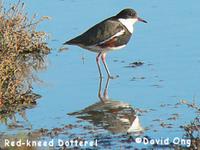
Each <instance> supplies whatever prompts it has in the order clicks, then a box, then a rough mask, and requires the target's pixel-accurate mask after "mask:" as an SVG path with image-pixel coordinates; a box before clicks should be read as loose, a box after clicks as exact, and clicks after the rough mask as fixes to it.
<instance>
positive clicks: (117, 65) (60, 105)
mask: <svg viewBox="0 0 200 150" xmlns="http://www.w3.org/2000/svg"><path fill="white" fill-rule="evenodd" d="M10 2H12V1H10ZM24 2H25V3H26V6H27V9H28V11H29V12H30V13H31V14H34V13H35V12H37V14H39V15H40V16H44V15H45V16H51V17H52V19H51V20H50V21H46V22H45V23H43V24H42V25H40V27H39V29H41V30H45V31H47V32H48V33H50V35H51V38H50V40H49V45H50V46H51V47H52V48H53V51H52V53H51V54H50V55H49V58H48V59H49V66H48V69H47V70H46V71H44V72H41V73H39V74H38V76H39V77H40V79H42V80H43V81H44V84H42V85H37V84H35V85H34V91H35V92H36V93H38V94H40V95H42V98H41V99H40V100H39V101H38V104H37V106H36V107H35V108H32V109H27V110H25V112H26V116H27V119H28V122H27V121H25V120H24V119H23V118H22V117H20V116H19V115H18V114H17V115H16V117H17V120H18V121H19V122H18V123H19V124H22V125H23V127H22V128H14V129H9V128H8V126H7V125H4V124H0V130H1V132H2V133H3V132H5V133H6V135H12V134H14V133H16V134H18V133H21V132H24V131H25V132H30V131H35V130H38V129H40V128H44V129H52V128H60V127H63V126H65V125H67V124H75V125H77V127H76V128H74V129H73V130H70V131H68V129H66V131H67V132H69V133H70V134H59V136H58V137H55V139H56V138H58V139H59V138H61V139H68V138H72V137H70V136H72V135H73V138H76V137H79V136H80V137H84V139H86V140H87V139H88V140H90V139H94V138H98V139H99V145H100V147H101V148H102V147H104V148H107V149H110V148H114V147H118V148H119V147H120V146H122V147H126V148H127V149H128V148H131V147H129V146H133V147H146V145H143V144H136V143H133V142H128V141H127V139H128V137H129V136H126V134H125V133H124V129H123V130H120V129H119V131H116V130H117V129H118V127H115V125H121V126H124V125H123V123H122V124H120V123H119V122H118V123H119V124H117V123H116V120H118V121H119V120H120V119H119V118H120V117H119V116H118V117H116V115H121V117H122V118H123V116H126V117H125V118H126V119H127V118H130V117H129V115H130V116H134V115H137V116H138V118H139V121H140V124H141V127H142V128H143V129H144V131H142V133H135V134H134V136H138V135H139V136H148V137H151V138H157V139H159V138H162V137H164V138H166V137H169V138H171V139H173V138H174V137H180V138H181V137H182V136H183V131H182V130H181V129H180V128H179V126H180V125H184V124H187V123H190V121H191V120H192V119H193V118H194V117H195V116H196V113H195V111H193V110H190V109H188V107H186V106H180V107H178V108H174V105H175V104H176V103H178V102H179V101H180V100H187V101H188V102H193V100H195V102H196V103H197V104H200V100H199V99H200V92H199V91H200V84H199V81H200V79H199V74H200V51H199V49H200V43H199V42H198V39H199V35H200V29H199V24H200V18H199V13H200V9H199V4H200V2H199V1H197V0H193V1H184V2H183V1H181V0H176V1H158V0H154V1H145V0H141V1H136V0H134V1H133V0H127V1H124V2H122V1H119V0H118V1H116V0H110V1H106V0H101V1H97V0H95V1H80V0H55V1H49V2H47V1H45V0H40V1H39V2H38V1H34V0H29V1H28V0H25V1H24ZM125 7H131V8H134V9H136V10H137V11H138V14H139V16H141V17H142V18H144V19H145V20H147V21H148V24H143V23H137V25H136V26H135V32H134V35H133V37H132V39H131V40H130V42H129V44H128V45H127V46H126V47H125V48H124V49H122V50H119V51H116V52H113V53H109V54H108V59H107V61H108V65H109V68H110V71H111V72H112V73H113V74H115V75H119V78H118V79H116V80H111V81H110V82H109V87H108V95H109V99H111V100H113V101H117V102H118V103H119V102H120V104H126V106H128V107H129V108H130V107H131V108H132V109H133V110H135V109H136V110H137V111H136V114H134V115H133V114H131V112H130V111H127V110H124V109H123V107H120V111H119V110H118V108H117V110H115V109H116V108H115V109H114V110H113V108H112V109H111V110H112V111H110V106H109V109H108V107H106V108H104V107H103V108H102V107H101V109H100V110H99V111H100V112H101V111H102V110H103V113H100V114H99V111H97V110H98V109H99V106H97V107H98V109H97V108H96V107H95V110H93V111H92V113H88V112H83V113H82V115H83V117H82V118H81V117H80V116H77V115H68V114H69V113H72V112H77V111H78V112H80V111H81V110H83V109H84V108H87V107H88V106H91V105H93V104H95V103H97V102H99V101H100V100H99V98H98V91H99V77H98V71H97V67H96V63H95V54H94V53H91V52H88V51H85V50H82V49H81V48H79V47H73V46H69V47H68V48H69V50H67V51H65V52H62V53H59V52H58V50H59V48H60V47H61V46H62V43H63V42H65V41H66V40H68V39H70V38H72V37H74V36H76V35H78V34H79V33H82V32H83V31H85V30H86V29H87V28H88V27H90V26H92V25H94V24H96V23H97V22H99V21H101V20H103V19H105V18H106V17H108V16H112V15H114V14H116V13H117V12H118V11H119V10H121V9H123V8H125ZM83 58H84V60H83ZM135 61H141V62H144V64H143V65H141V66H138V67H126V66H128V65H129V64H130V63H132V62H135ZM102 69H103V66H102ZM104 74H106V73H105V72H104ZM105 82H106V79H105V78H104V80H103V83H102V84H103V85H102V87H103V88H104V87H105V84H106V83H105ZM103 88H102V90H103ZM102 93H103V91H102ZM118 103H117V107H119V105H118ZM165 104H170V105H167V106H165V107H161V105H165ZM113 105H114V106H115V105H116V103H115V104H113ZM113 105H112V107H113ZM96 109H97V110H96ZM138 110H140V111H138ZM141 110H143V111H141ZM104 111H108V112H107V113H106V112H104ZM116 113H119V114H116ZM176 113H177V114H179V117H178V119H177V120H167V119H168V118H170V117H171V114H176ZM88 114H90V116H89V117H88V116H87V115H88ZM91 114H92V115H91ZM93 114H95V115H97V116H98V117H97V118H96V120H95V118H93V116H95V115H93ZM79 115H80V114H79ZM84 115H86V116H87V117H84ZM112 115H113V116H112ZM156 119H161V120H165V121H166V120H167V123H170V124H172V125H171V126H172V127H171V128H167V127H164V128H163V127H161V126H160V123H159V122H158V121H155V120H156ZM121 120H123V119H121ZM121 120H120V121H121ZM87 126H91V127H92V128H94V129H91V130H92V131H93V130H94V131H95V132H94V133H90V132H89V131H90V130H89V131H87V130H86V129H85V128H86V127H87ZM112 126H114V127H113V128H110V127H112ZM125 126H127V124H126V125H125ZM84 127H85V128H84ZM126 129H127V128H126ZM113 130H115V131H116V132H114V131H113ZM122 131H123V132H122ZM88 133H89V134H88Z"/></svg>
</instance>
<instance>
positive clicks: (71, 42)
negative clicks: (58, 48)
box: [63, 39, 77, 45]
mask: <svg viewBox="0 0 200 150" xmlns="http://www.w3.org/2000/svg"><path fill="white" fill-rule="evenodd" d="M74 44H77V41H76V40H74V39H71V40H69V41H66V42H65V43H63V45H74Z"/></svg>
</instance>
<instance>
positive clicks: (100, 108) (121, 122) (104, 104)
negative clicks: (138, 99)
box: [68, 78, 143, 133]
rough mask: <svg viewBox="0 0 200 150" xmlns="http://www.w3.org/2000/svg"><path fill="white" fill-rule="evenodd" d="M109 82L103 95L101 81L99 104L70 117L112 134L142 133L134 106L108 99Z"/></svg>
mask: <svg viewBox="0 0 200 150" xmlns="http://www.w3.org/2000/svg"><path fill="white" fill-rule="evenodd" d="M109 81H110V80H109V78H108V79H107V81H106V85H105V88H104V91H103V94H102V91H101V90H102V79H100V82H99V90H98V97H99V99H100V101H99V102H97V103H95V104H92V105H90V106H88V107H86V108H84V109H83V110H80V111H78V112H73V113H69V114H68V115H74V116H76V117H77V118H79V119H82V120H86V121H88V122H90V123H92V124H94V125H95V126H97V127H101V128H104V129H106V130H108V131H110V132H112V133H131V132H133V133H141V132H142V131H143V128H142V127H141V125H140V121H139V118H138V116H137V115H136V111H135V110H134V109H133V108H132V106H131V105H130V104H128V103H125V102H121V101H117V100H112V99H111V98H109V97H108V86H109Z"/></svg>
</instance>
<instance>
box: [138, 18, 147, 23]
mask: <svg viewBox="0 0 200 150" xmlns="http://www.w3.org/2000/svg"><path fill="white" fill-rule="evenodd" d="M137 19H138V21H140V22H144V23H147V21H145V20H144V19H142V18H140V17H138V18H137Z"/></svg>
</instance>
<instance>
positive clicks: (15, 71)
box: [0, 1, 50, 118]
mask: <svg viewBox="0 0 200 150" xmlns="http://www.w3.org/2000/svg"><path fill="white" fill-rule="evenodd" d="M45 19H48V17H42V18H40V19H39V20H37V19H36V16H35V15H34V16H33V17H31V18H30V17H28V14H27V12H26V11H25V4H24V3H22V2H21V1H18V2H17V3H15V4H11V5H10V6H9V8H8V9H6V8H5V7H4V4H3V3H2V2H0V118H2V115H4V114H5V112H6V114H9V111H10V112H15V111H16V110H17V109H16V107H17V106H18V105H23V104H29V103H31V104H32V103H34V101H35V100H36V99H37V98H38V95H37V94H35V93H33V91H32V82H33V81H35V80H37V77H36V76H35V72H37V71H40V70H43V69H45V68H46V63H45V59H46V56H47V55H48V54H49V52H50V48H48V46H47V43H46V40H47V38H48V36H47V34H46V33H45V32H43V31H37V30H36V29H37V26H38V25H39V24H40V23H41V22H42V21H43V20H45ZM13 106H14V107H13ZM11 108H12V109H13V110H11Z"/></svg>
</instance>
